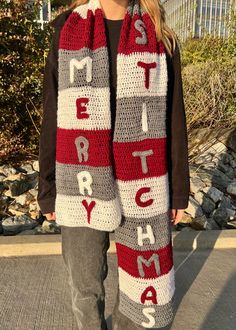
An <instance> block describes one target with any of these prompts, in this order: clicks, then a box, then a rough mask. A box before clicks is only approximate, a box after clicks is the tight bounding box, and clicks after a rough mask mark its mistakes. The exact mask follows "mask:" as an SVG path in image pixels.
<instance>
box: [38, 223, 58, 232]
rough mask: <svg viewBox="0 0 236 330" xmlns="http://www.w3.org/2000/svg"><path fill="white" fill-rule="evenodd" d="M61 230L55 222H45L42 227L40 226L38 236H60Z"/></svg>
mask: <svg viewBox="0 0 236 330" xmlns="http://www.w3.org/2000/svg"><path fill="white" fill-rule="evenodd" d="M60 233H61V228H60V226H59V225H58V224H57V223H56V222H55V221H48V220H45V221H44V222H43V224H42V226H38V227H37V230H36V234H60Z"/></svg>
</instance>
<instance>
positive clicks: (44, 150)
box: [37, 30, 59, 214]
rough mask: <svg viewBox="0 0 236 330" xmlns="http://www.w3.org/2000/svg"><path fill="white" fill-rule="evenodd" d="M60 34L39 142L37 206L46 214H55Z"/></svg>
mask: <svg viewBox="0 0 236 330" xmlns="http://www.w3.org/2000/svg"><path fill="white" fill-rule="evenodd" d="M58 37H59V36H58V30H56V31H55V32H54V34H53V36H52V41H51V45H50V50H49V53H48V56H47V59H46V64H45V67H44V76H43V91H42V105H43V117H42V122H41V131H40V138H39V181H38V197H37V200H38V204H39V207H40V209H41V212H42V213H43V214H46V213H50V212H54V211H55V198H56V187H55V160H56V159H55V158H56V148H55V145H56V129H57V122H56V117H57V89H58V77H57V55H56V53H57V43H58Z"/></svg>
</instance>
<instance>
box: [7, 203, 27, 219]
mask: <svg viewBox="0 0 236 330" xmlns="http://www.w3.org/2000/svg"><path fill="white" fill-rule="evenodd" d="M27 211H28V210H27V208H24V207H21V206H20V205H17V204H14V205H13V204H11V205H10V206H9V207H8V212H9V213H11V214H12V215H16V216H20V215H24V214H26V213H27Z"/></svg>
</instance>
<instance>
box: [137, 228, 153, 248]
mask: <svg viewBox="0 0 236 330" xmlns="http://www.w3.org/2000/svg"><path fill="white" fill-rule="evenodd" d="M146 229H147V232H146V234H144V233H143V228H142V227H141V226H139V227H137V230H138V245H140V246H143V240H144V239H145V238H148V239H149V241H150V244H154V243H155V238H154V234H153V231H152V227H151V225H146Z"/></svg>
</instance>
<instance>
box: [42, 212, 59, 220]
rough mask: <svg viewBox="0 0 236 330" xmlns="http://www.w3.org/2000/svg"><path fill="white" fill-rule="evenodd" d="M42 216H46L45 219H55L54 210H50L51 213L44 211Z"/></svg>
mask: <svg viewBox="0 0 236 330" xmlns="http://www.w3.org/2000/svg"><path fill="white" fill-rule="evenodd" d="M44 216H45V217H46V218H47V220H49V221H50V220H51V221H52V220H54V221H55V220H56V213H55V212H51V213H46V214H44Z"/></svg>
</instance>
